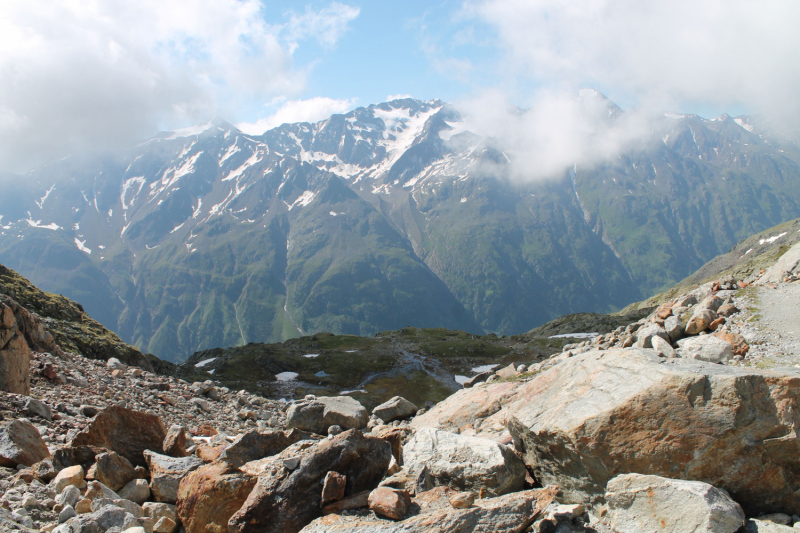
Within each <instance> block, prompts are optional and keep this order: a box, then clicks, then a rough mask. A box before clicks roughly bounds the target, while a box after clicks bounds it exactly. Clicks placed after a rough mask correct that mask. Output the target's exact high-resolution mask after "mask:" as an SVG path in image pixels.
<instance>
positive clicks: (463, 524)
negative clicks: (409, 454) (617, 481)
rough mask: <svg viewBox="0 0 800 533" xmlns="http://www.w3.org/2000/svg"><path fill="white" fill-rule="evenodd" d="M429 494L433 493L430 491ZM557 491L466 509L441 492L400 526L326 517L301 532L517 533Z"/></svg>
mask: <svg viewBox="0 0 800 533" xmlns="http://www.w3.org/2000/svg"><path fill="white" fill-rule="evenodd" d="M431 492H433V491H431ZM557 492H558V489H557V488H555V487H547V488H544V489H535V490H526V491H522V492H514V493H512V494H507V495H505V496H499V497H497V498H487V499H484V500H478V501H476V502H475V505H474V506H472V507H470V508H468V509H454V508H453V507H452V506H451V505H450V504H449V502H448V498H447V494H446V493H445V492H441V493H440V494H439V499H440V500H443V501H442V502H441V503H440V504H438V505H437V503H438V502H421V501H420V500H421V498H422V497H424V496H425V495H424V494H423V495H420V496H418V497H417V498H416V501H417V503H418V504H419V505H420V507H421V508H422V512H421V513H420V514H418V515H417V516H412V517H410V518H406V519H405V520H403V521H402V522H392V521H389V520H379V519H375V518H365V517H356V516H341V515H336V514H332V515H328V516H326V517H324V518H318V519H317V520H314V521H313V522H312V523H311V524H309V525H308V526H306V527H305V528H303V529H302V533H453V532H458V533H496V532H499V531H503V532H509V533H521V532H522V531H526V530H527V529H528V527H529V526H530V525H531V524H532V523H533V521H534V520H535V519H536V517H538V516H539V515H540V514H541V513H542V512H543V511H544V509H546V508H547V506H548V505H550V504H551V503H552V502H553V501H554V500H555V496H556V493H557Z"/></svg>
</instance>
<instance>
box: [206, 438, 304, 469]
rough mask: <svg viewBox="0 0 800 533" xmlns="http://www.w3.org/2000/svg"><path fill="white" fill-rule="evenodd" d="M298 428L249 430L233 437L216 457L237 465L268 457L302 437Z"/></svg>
mask: <svg viewBox="0 0 800 533" xmlns="http://www.w3.org/2000/svg"><path fill="white" fill-rule="evenodd" d="M303 436H304V435H303V432H302V431H299V430H296V429H295V430H291V431H278V430H266V431H250V432H248V433H245V434H244V435H240V436H238V437H236V439H234V441H233V442H232V443H230V445H228V447H227V448H226V449H225V451H223V452H222V453H221V454H220V455H219V456H218V459H219V460H220V461H227V462H229V463H231V464H232V465H234V466H236V467H239V466H242V465H243V464H245V463H249V462H250V461H255V460H256V459H261V458H263V457H269V456H270V455H275V454H276V453H280V452H282V451H283V450H285V449H286V448H287V447H289V446H290V445H292V444H294V443H295V442H297V441H299V440H300V439H301V437H303Z"/></svg>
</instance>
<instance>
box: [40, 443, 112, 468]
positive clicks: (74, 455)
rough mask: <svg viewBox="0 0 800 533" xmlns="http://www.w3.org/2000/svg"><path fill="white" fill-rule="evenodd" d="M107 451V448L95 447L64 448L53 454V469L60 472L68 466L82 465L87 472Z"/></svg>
mask: <svg viewBox="0 0 800 533" xmlns="http://www.w3.org/2000/svg"><path fill="white" fill-rule="evenodd" d="M106 451H107V450H106V449H105V448H97V447H94V446H75V447H72V446H64V447H63V448H59V449H57V450H56V451H55V452H53V467H54V468H55V469H56V471H59V470H63V469H64V468H67V467H68V466H75V465H81V466H82V467H83V469H84V471H86V470H89V468H91V466H92V465H93V464H94V458H95V457H96V456H97V454H99V453H104V452H106Z"/></svg>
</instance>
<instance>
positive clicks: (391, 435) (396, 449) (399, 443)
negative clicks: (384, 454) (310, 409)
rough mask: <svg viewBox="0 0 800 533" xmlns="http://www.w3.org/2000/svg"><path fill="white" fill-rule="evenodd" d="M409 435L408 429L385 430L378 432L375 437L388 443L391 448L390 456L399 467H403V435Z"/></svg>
mask: <svg viewBox="0 0 800 533" xmlns="http://www.w3.org/2000/svg"><path fill="white" fill-rule="evenodd" d="M404 433H409V430H408V429H402V428H386V429H382V430H381V431H379V432H378V435H377V437H378V438H379V439H383V440H385V441H386V442H388V443H389V444H390V445H391V447H392V455H394V459H395V461H397V464H398V465H400V466H403V434H404Z"/></svg>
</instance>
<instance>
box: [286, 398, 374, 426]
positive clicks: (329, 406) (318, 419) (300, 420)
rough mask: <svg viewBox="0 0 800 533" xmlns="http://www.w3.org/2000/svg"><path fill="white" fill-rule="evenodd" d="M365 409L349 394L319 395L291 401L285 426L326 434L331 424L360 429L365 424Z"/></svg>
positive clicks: (366, 418)
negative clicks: (305, 399)
mask: <svg viewBox="0 0 800 533" xmlns="http://www.w3.org/2000/svg"><path fill="white" fill-rule="evenodd" d="M367 420H368V417H367V410H366V409H364V406H362V405H361V404H360V403H358V400H356V399H354V398H351V397H350V396H320V397H318V398H317V399H316V400H310V401H302V402H296V403H293V404H292V405H291V406H290V407H289V410H288V411H287V412H286V427H287V428H298V429H303V430H305V431H312V432H314V433H317V434H318V435H326V434H327V433H328V428H329V427H330V426H332V425H337V426H341V427H342V428H344V429H361V428H363V427H366V425H367Z"/></svg>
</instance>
